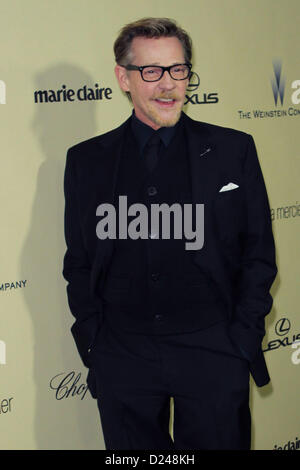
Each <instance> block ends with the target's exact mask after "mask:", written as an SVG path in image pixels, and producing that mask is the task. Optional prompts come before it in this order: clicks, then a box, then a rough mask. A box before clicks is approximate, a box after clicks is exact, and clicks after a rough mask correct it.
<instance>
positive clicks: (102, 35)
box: [0, 0, 300, 450]
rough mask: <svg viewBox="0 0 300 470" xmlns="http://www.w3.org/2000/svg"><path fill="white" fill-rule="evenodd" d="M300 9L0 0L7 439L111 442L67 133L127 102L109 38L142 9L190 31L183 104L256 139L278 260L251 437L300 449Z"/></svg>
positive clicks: (0, 339) (0, 302)
mask: <svg viewBox="0 0 300 470" xmlns="http://www.w3.org/2000/svg"><path fill="white" fill-rule="evenodd" d="M299 12H300V11H299V1H298V0H285V1H283V0H227V1H226V2H224V1H223V0H190V1H189V2H182V1H179V0H163V1H161V0H147V1H144V0H127V1H126V2H123V1H122V0H114V1H111V0H51V1H50V0H43V1H40V0H26V1H23V0H10V1H9V2H8V1H6V0H0V17H1V29H0V50H1V60H0V126H1V133H0V136H1V139H0V155H1V167H0V178H1V184H0V197H1V229H0V246H1V264H0V309H1V315H0V436H1V438H0V448H1V449H105V445H104V440H103V435H102V430H101V424H100V419H99V415H98V410H97V404H96V401H95V400H93V399H92V397H91V395H90V392H89V390H88V388H87V385H86V373H87V369H86V368H85V367H84V366H83V364H82V363H81V361H80V359H79V356H78V353H77V350H76V347H75V343H74V341H73V338H72V336H71V333H70V327H71V325H72V323H73V317H72V315H71V313H70V311H69V307H68V304H67V298H66V281H65V280H64V279H63V277H62V263H63V256H64V253H65V241H64V231H63V216H64V196H63V175H64V167H65V159H66V151H67V149H68V148H69V147H70V146H72V145H74V144H75V143H77V142H80V141H82V140H85V139H88V138H90V137H92V136H95V135H97V134H101V133H104V132H106V131H108V130H110V129H112V128H113V127H116V126H118V125H119V124H121V122H123V121H124V120H125V119H126V118H127V117H128V116H129V115H130V113H131V106H130V104H129V102H128V100H127V98H126V97H125V96H124V95H123V94H122V93H121V91H120V90H119V88H118V84H117V81H116V78H115V76H114V70H113V69H114V65H115V63H114V56H113V49H112V47H113V42H114V40H115V38H116V36H117V34H118V32H119V30H120V28H121V27H122V26H123V25H124V24H125V23H128V22H131V21H133V20H136V19H138V18H141V17H146V16H155V17H170V18H173V19H175V20H177V21H178V22H179V24H180V25H181V26H182V27H183V28H184V29H186V30H187V31H188V32H189V33H190V35H191V37H192V39H193V45H194V58H193V70H194V72H195V73H194V76H193V81H192V82H191V84H190V86H189V89H188V94H187V96H186V104H185V112H186V113H187V114H188V115H189V116H191V117H192V118H194V119H198V120H201V121H207V122H211V123H213V124H218V125H222V126H226V127H232V128H236V129H239V130H242V131H245V132H248V133H250V134H252V135H253V137H254V139H255V142H256V146H257V150H258V154H259V158H260V163H261V167H262V170H263V173H264V177H265V182H266V186H267V189H268V194H269V199H270V206H271V213H270V217H271V218H272V223H273V229H274V236H275V241H276V246H277V262H278V269H279V274H278V276H277V279H276V281H275V283H274V285H273V287H272V295H273V296H274V306H273V308H272V311H271V313H270V314H269V315H268V317H267V318H266V330H267V333H266V337H265V339H264V350H265V356H266V360H267V365H268V368H269V371H270V375H271V379H272V380H271V383H270V384H268V385H267V386H265V387H263V388H260V389H258V388H257V387H256V386H255V384H254V383H253V381H252V379H251V397H250V405H251V411H252V423H253V438H252V449H254V450H256V449H267V450H273V449H293V450H299V449H300V406H299V404H300V400H299V390H300V342H297V341H300V321H299V313H300V310H299V309H300V307H299V305H300V286H299V277H300V268H299V235H300V230H299V229H300V227H299V221H300V192H299V176H300V159H299V157H300V155H299V130H300V128H299V124H300V62H299ZM170 406H171V422H170V429H171V432H172V419H173V417H172V401H171V405H170Z"/></svg>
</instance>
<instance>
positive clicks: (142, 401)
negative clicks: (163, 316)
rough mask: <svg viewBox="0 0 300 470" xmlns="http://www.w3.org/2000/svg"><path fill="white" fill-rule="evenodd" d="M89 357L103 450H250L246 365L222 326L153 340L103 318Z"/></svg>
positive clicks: (156, 336) (149, 336)
mask: <svg viewBox="0 0 300 470" xmlns="http://www.w3.org/2000/svg"><path fill="white" fill-rule="evenodd" d="M91 355H92V356H91V357H92V363H93V366H92V370H93V373H94V375H95V378H96V389H97V402H98V407H99V411H100V417H101V424H102V431H103V435H104V441H105V446H106V449H107V450H108V449H109V450H131V449H144V450H148V449H151V450H154V449H160V450H171V449H191V450H201V449H215V450H219V449H236V450H237V449H239V450H240V449H245V450H247V449H250V437H251V417H250V410H249V369H248V362H247V361H246V360H245V359H243V358H242V357H241V355H240V354H239V352H238V351H237V350H236V349H235V347H234V346H233V345H232V344H231V342H230V340H229V338H228V335H227V332H226V323H225V322H221V323H218V324H216V325H214V326H213V327H210V328H208V329H206V330H199V331H195V332H192V333H185V334H176V335H173V334H172V335H162V336H159V335H155V336H154V335H140V334H128V333H124V332H121V331H118V329H116V328H114V327H112V326H111V325H109V323H108V322H107V319H106V320H104V323H103V325H102V327H101V329H100V332H99V334H98V338H97V341H96V344H95V346H94V348H93V350H92V352H91ZM170 397H173V399H174V422H173V439H172V438H171V435H170V432H169V420H170Z"/></svg>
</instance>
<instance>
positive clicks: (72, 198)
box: [63, 147, 101, 367]
mask: <svg viewBox="0 0 300 470" xmlns="http://www.w3.org/2000/svg"><path fill="white" fill-rule="evenodd" d="M76 156H77V155H76V150H75V149H74V148H73V147H72V148H71V149H69V150H68V152H67V159H66V167H65V174H64V194H65V216H64V225H65V240H66V245H67V250H66V253H65V256H64V261H63V276H64V278H65V279H66V280H67V281H68V284H67V296H68V303H69V307H70V310H71V313H72V315H73V316H74V317H75V323H74V324H73V325H72V328H71V332H72V334H73V337H74V340H75V343H76V346H77V349H78V352H79V354H80V357H81V359H82V361H83V363H84V365H85V366H87V367H90V365H91V364H90V360H89V349H90V348H91V346H92V344H93V342H94V339H95V336H96V333H97V331H98V327H99V324H100V322H101V305H100V304H98V303H97V302H96V300H95V299H94V298H93V297H92V295H91V292H90V277H91V265H90V262H89V259H88V254H87V252H86V249H85V247H84V244H83V237H82V231H81V220H80V216H79V204H78V198H79V194H78V185H77V181H78V180H77V178H76V167H75V163H76V162H75V160H76Z"/></svg>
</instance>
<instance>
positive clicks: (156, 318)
mask: <svg viewBox="0 0 300 470" xmlns="http://www.w3.org/2000/svg"><path fill="white" fill-rule="evenodd" d="M154 318H155V320H156V321H162V320H163V318H164V316H163V315H161V314H160V313H157V314H156V315H155V316H154Z"/></svg>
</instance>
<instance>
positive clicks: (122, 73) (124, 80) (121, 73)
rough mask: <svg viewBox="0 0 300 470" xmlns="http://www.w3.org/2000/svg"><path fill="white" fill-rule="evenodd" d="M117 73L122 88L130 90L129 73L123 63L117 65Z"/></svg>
mask: <svg viewBox="0 0 300 470" xmlns="http://www.w3.org/2000/svg"><path fill="white" fill-rule="evenodd" d="M115 74H116V77H117V80H118V82H119V85H120V88H121V90H123V91H129V80H128V75H127V70H126V69H125V68H124V67H122V66H121V65H116V66H115Z"/></svg>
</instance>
